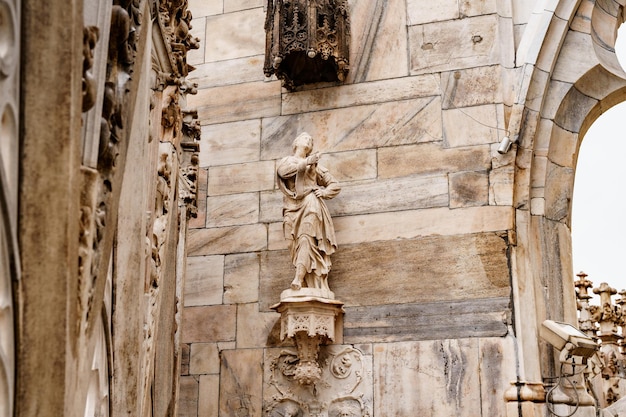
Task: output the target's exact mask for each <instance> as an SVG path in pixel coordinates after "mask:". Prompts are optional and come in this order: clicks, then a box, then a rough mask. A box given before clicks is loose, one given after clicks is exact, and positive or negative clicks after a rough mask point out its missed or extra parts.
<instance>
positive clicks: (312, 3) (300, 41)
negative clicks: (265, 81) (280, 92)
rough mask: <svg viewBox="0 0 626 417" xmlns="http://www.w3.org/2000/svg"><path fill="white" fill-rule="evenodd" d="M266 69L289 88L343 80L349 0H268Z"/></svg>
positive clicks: (346, 57) (347, 45)
mask: <svg viewBox="0 0 626 417" xmlns="http://www.w3.org/2000/svg"><path fill="white" fill-rule="evenodd" d="M265 32H266V45H265V66H264V72H265V75H266V76H267V77H270V76H271V75H273V74H275V75H276V76H277V77H278V78H279V79H281V80H283V86H284V87H285V88H287V89H288V90H293V89H294V88H295V87H297V86H300V85H302V84H310V83H317V82H323V81H326V82H335V81H343V80H344V79H345V77H346V74H347V73H348V69H349V51H348V48H349V45H350V19H349V16H348V3H347V1H346V0H287V1H278V0H268V3H267V16H266V20H265Z"/></svg>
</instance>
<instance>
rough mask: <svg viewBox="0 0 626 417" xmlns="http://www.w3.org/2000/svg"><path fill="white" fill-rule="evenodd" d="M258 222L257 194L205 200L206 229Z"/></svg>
mask: <svg viewBox="0 0 626 417" xmlns="http://www.w3.org/2000/svg"><path fill="white" fill-rule="evenodd" d="M258 221H259V193H243V194H234V195H222V196H213V197H209V198H208V199H207V227H224V226H236V225H243V224H252V223H257V222H258Z"/></svg>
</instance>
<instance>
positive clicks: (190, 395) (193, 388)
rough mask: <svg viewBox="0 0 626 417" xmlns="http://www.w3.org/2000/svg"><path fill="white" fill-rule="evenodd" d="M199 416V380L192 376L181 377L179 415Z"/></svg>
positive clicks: (187, 416)
mask: <svg viewBox="0 0 626 417" xmlns="http://www.w3.org/2000/svg"><path fill="white" fill-rule="evenodd" d="M197 416H198V381H197V380H196V379H195V378H194V377H192V376H183V377H181V378H180V386H179V394H178V417H197Z"/></svg>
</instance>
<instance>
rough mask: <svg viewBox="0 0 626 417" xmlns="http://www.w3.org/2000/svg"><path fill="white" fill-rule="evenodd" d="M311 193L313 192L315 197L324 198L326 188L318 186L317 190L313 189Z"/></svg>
mask: <svg viewBox="0 0 626 417" xmlns="http://www.w3.org/2000/svg"><path fill="white" fill-rule="evenodd" d="M313 193H314V194H315V197H317V198H324V199H325V198H326V197H327V194H326V190H324V189H323V188H318V189H317V190H314V191H313Z"/></svg>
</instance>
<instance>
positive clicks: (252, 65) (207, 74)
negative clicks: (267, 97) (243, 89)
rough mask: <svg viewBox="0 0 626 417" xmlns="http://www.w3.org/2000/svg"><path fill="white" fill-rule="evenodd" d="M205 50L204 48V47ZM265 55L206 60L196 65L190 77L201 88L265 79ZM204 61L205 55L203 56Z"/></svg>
mask: <svg viewBox="0 0 626 417" xmlns="http://www.w3.org/2000/svg"><path fill="white" fill-rule="evenodd" d="M202 50H203V51H204V49H202ZM264 59H265V56H264V55H254V56H247V57H244V58H234V59H228V60H226V61H216V62H206V63H203V64H199V65H195V66H196V69H195V71H193V72H192V73H190V74H189V77H188V79H189V80H190V81H192V82H194V83H197V84H198V88H199V89H201V90H202V89H205V88H210V87H218V86H225V85H232V84H243V83H250V82H254V81H263V80H264V79H265V75H264V74H263V61H264ZM202 62H204V55H203V56H202Z"/></svg>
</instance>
